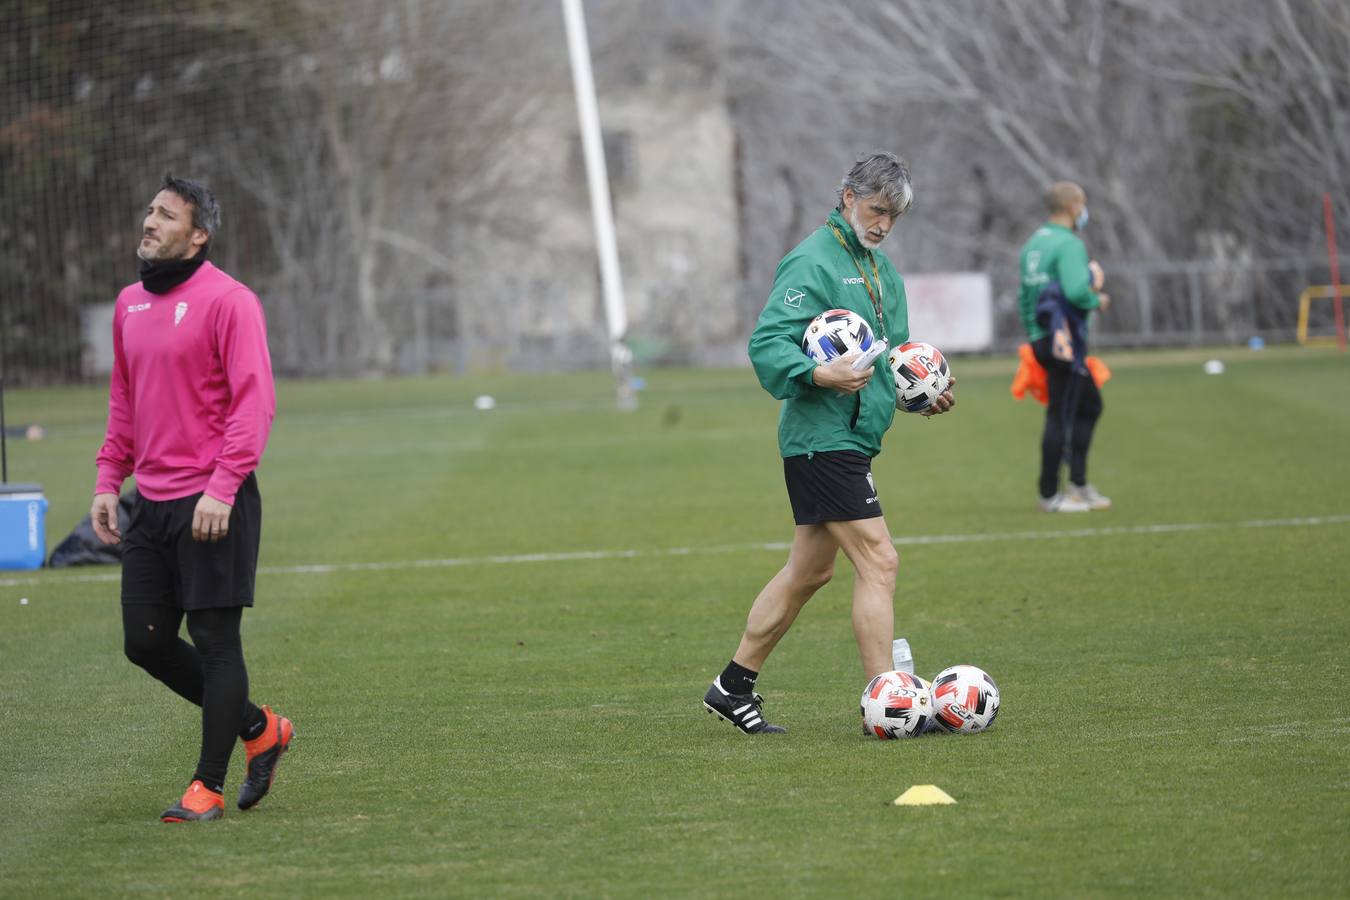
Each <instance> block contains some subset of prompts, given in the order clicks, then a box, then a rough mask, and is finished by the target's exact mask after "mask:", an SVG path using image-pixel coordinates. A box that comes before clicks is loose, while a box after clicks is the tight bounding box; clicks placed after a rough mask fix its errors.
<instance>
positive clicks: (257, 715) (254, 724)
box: [239, 702, 267, 741]
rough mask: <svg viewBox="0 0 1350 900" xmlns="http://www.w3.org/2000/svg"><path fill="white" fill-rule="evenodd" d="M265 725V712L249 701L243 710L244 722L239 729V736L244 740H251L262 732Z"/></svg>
mask: <svg viewBox="0 0 1350 900" xmlns="http://www.w3.org/2000/svg"><path fill="white" fill-rule="evenodd" d="M266 727H267V713H265V712H263V711H262V710H261V709H259V708H258V707H256V706H254V705H253V704H252V703H251V702H250V703H249V705H248V709H246V710H244V724H243V727H241V728H240V729H239V738H240V740H244V741H251V740H253V739H254V738H255V737H257V736H258V735H260V734H262V733H263V729H264V728H266Z"/></svg>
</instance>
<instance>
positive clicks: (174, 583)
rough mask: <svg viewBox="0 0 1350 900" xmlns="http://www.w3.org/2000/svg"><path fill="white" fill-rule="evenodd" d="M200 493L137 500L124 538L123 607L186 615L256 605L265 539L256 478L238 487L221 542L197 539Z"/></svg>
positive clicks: (260, 499) (248, 478)
mask: <svg viewBox="0 0 1350 900" xmlns="http://www.w3.org/2000/svg"><path fill="white" fill-rule="evenodd" d="M201 496H202V495H201V494H193V495H192V496H190V497H180V498H178V499H177V500H149V499H147V498H146V497H144V496H140V497H138V498H137V499H136V502H135V503H133V504H132V507H131V521H130V523H129V524H128V525H127V530H126V533H125V534H124V535H122V544H123V551H122V602H123V603H124V604H135V603H150V604H155V605H161V606H172V607H177V608H178V609H182V610H194V609H215V608H218V607H223V606H225V607H228V606H252V605H253V578H254V574H255V573H256V572H257V569H258V542H259V539H260V538H261V537H262V497H260V496H259V494H258V480H257V478H255V477H254V476H253V475H252V474H250V475H249V476H248V477H247V478H245V479H244V483H243V484H241V485H239V492H238V493H237V494H236V495H235V498H234V508H233V509H232V510H231V511H230V530H229V532H228V533H227V534H226V535H225V537H224V538H222V539H221V540H219V541H216V542H215V543H211V542H209V541H195V540H193V539H192V514H193V512H194V511H195V510H196V508H197V501H198V500H199V499H201Z"/></svg>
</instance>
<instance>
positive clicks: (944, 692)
mask: <svg viewBox="0 0 1350 900" xmlns="http://www.w3.org/2000/svg"><path fill="white" fill-rule="evenodd" d="M932 693H933V717H934V719H935V720H936V722H937V724H938V727H940V728H942V729H944V730H946V731H950V732H953V733H957V734H971V733H973V732H976V731H984V730H985V729H987V728H989V727H990V726H991V725H993V724H994V717H995V716H997V715H998V704H999V699H998V685H996V684H994V679H992V678H990V677H989V673H988V672H986V671H984V670H983V669H980V668H977V667H976V666H948V667H947V668H945V669H943V670H942V671H941V672H939V673H937V675H936V676H935V677H934V678H933V687H932Z"/></svg>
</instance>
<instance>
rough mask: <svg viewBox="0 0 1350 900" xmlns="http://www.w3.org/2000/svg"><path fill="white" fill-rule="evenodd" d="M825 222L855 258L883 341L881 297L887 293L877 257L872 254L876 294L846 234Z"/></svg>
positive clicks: (851, 257) (884, 323)
mask: <svg viewBox="0 0 1350 900" xmlns="http://www.w3.org/2000/svg"><path fill="white" fill-rule="evenodd" d="M825 224H826V225H829V226H830V231H833V232H834V236H835V239H836V240H838V241H839V246H841V247H843V248H844V252H845V253H847V254H848V258H849V259H851V260H853V267H854V268H855V269H857V270H858V274H859V275H860V276H862V283H863V287H865V288H867V297H868V299H870V300H871V301H872V309H873V311H875V312H876V314H877V326H878V327H879V328H880V329H881V339H882V340H883V341H884V340H886V315H885V313H883V312H882V311H881V299H882V297H883V296H885V294H884V289H883V288H882V286H881V273H880V272H879V271H878V270H877V259H876V257H875V256H872V278H874V279H875V280H876V283H877V290H876V293H875V294H874V293H872V282H870V281H868V280H867V273H866V272H864V271H863V267H862V265H861V264H860V263H859V262H858V257H856V256H854V255H853V251H852V250H850V249H849V248H848V243H847V242H846V241H845V240H844V236H843V235H842V234H840V233H839V229H838V228H836V227H834V223H833V222H826V223H825Z"/></svg>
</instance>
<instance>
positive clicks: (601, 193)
mask: <svg viewBox="0 0 1350 900" xmlns="http://www.w3.org/2000/svg"><path fill="white" fill-rule="evenodd" d="M562 7H563V22H564V24H565V25H566V27H567V52H568V55H569V56H570V57H571V60H572V86H573V87H574V88H575V89H576V95H577V119H578V121H579V123H580V126H581V150H582V155H583V156H584V157H585V159H586V181H587V183H588V184H589V185H590V189H591V216H592V218H593V219H594V220H595V247H596V253H598V254H599V257H600V288H601V291H602V293H603V296H604V300H605V319H606V320H607V322H608V324H609V359H610V365H611V366H612V368H613V369H614V377H615V378H616V379H617V380H618V402H619V408H620V409H624V410H630V409H635V408H637V395H636V394H635V393H634V391H633V384H632V364H633V354H632V352H631V351H629V349H628V345H626V344H625V343H624V336H625V335H626V334H627V332H628V310H627V309H626V308H625V306H624V302H623V279H622V278H621V276H620V274H619V248H618V245H617V243H616V241H615V237H614V210H613V207H612V206H611V205H610V198H609V176H608V174H607V171H606V168H605V145H604V141H603V140H602V139H601V136H600V110H599V107H598V106H597V105H596V101H595V78H594V76H593V75H592V74H591V50H590V46H589V45H588V43H587V40H586V18H585V13H584V12H583V11H582V8H581V0H562Z"/></svg>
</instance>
